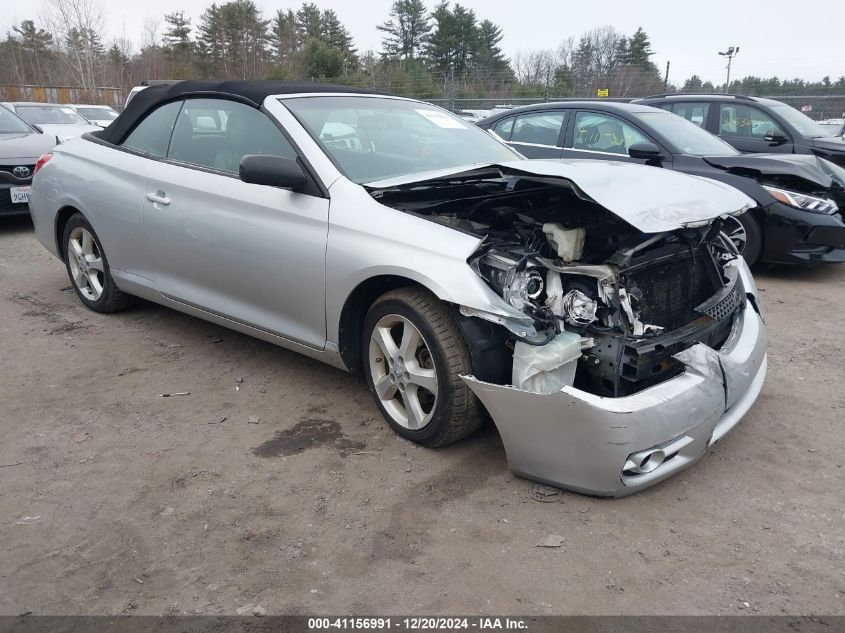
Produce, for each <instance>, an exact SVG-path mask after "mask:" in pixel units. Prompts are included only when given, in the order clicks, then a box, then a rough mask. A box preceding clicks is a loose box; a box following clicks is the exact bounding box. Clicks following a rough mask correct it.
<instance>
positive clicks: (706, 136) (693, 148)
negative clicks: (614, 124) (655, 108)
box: [634, 112, 739, 156]
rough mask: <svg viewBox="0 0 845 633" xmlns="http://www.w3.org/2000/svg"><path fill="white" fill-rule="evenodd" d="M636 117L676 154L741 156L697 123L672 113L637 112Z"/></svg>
mask: <svg viewBox="0 0 845 633" xmlns="http://www.w3.org/2000/svg"><path fill="white" fill-rule="evenodd" d="M634 116H635V117H637V118H638V119H639V120H640V121H642V122H643V123H645V124H646V125H648V126H650V127H651V128H652V129H653V130H654V131H655V132H657V133H658V134H660V135H661V136H663V138H664V139H665V140H666V142H667V143H668V144H669V145H670V149H671V150H672V152H673V153H676V154H688V155H690V156H735V155H737V154H739V152H738V151H736V150H735V149H734V148H733V147H731V146H730V145H728V144H727V143H725V142H724V141H723V140H722V139H720V138H718V137H716V136H713V135H712V134H710V132H707V131H705V130H702V129H701V128H700V127H698V126H697V125H696V124H695V123H692V122H690V121H687V120H686V119H685V118H683V117H680V116H678V115H677V114H672V113H670V112H636V113H634Z"/></svg>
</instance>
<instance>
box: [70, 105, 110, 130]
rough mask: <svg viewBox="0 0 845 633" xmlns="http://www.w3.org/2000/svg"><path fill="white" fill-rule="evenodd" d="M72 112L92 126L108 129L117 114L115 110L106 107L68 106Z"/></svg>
mask: <svg viewBox="0 0 845 633" xmlns="http://www.w3.org/2000/svg"><path fill="white" fill-rule="evenodd" d="M68 107H70V108H73V111H74V112H76V113H77V114H78V115H80V116H81V117H82V118H84V119H85V120H86V121H88V123H91V124H92V125H99V126H100V127H108V126H109V125H111V122H112V121H114V120H115V119H116V118H117V117H118V115H119V113H118V111H117V110H115V109H114V108H112V107H111V106H107V105H84V104H83V105H78V104H74V105H70V106H68Z"/></svg>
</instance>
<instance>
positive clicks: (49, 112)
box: [15, 105, 88, 125]
mask: <svg viewBox="0 0 845 633" xmlns="http://www.w3.org/2000/svg"><path fill="white" fill-rule="evenodd" d="M15 112H16V113H17V115H18V116H20V118H22V119H23V120H24V121H26V122H27V123H30V124H32V125H88V121H86V120H85V119H83V118H82V117H81V116H79V115H78V114H77V113H76V112H74V111H73V108H67V107H63V106H57V105H19V106H15Z"/></svg>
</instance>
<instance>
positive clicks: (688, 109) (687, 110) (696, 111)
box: [672, 103, 710, 128]
mask: <svg viewBox="0 0 845 633" xmlns="http://www.w3.org/2000/svg"><path fill="white" fill-rule="evenodd" d="M672 112H674V113H675V114H677V115H678V116H681V117H684V118H685V119H686V120H687V121H690V122H691V123H695V124H696V125H697V126H698V127H701V128H703V127H706V126H707V113H708V112H710V104H709V103H675V104H673V106H672Z"/></svg>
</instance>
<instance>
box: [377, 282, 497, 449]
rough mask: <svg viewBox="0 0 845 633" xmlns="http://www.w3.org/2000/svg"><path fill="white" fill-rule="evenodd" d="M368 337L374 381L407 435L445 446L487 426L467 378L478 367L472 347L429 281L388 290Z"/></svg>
mask: <svg viewBox="0 0 845 633" xmlns="http://www.w3.org/2000/svg"><path fill="white" fill-rule="evenodd" d="M362 338H363V340H362V349H361V354H362V357H363V359H364V372H365V374H366V378H367V383H368V384H369V386H370V389H371V390H372V392H373V395H374V396H375V401H376V404H377V405H378V407H379V409H380V410H381V412H382V415H384V417H385V419H386V420H387V422H388V424H390V426H391V428H393V430H394V431H396V432H397V433H398V434H399V435H401V436H402V437H404V438H406V439H409V440H411V441H414V442H417V443H418V444H423V445H424V446H430V447H437V446H445V445H447V444H451V443H452V442H455V441H457V440H459V439H461V438H462V437H465V436H467V435H469V434H470V433H472V432H473V431H475V430H476V429H477V428H478V427H479V426H481V420H482V417H481V404H480V403H479V402H478V400H477V398H476V397H475V394H474V393H472V390H471V389H470V388H469V387H468V386H467V385H466V383H464V381H463V380H462V379H461V375H467V374H471V373H472V364H471V361H470V356H469V349H468V348H467V345H466V342H465V341H464V339H463V336H462V335H461V332H460V329H459V328H458V325H457V323H455V321H454V319H453V317H452V314H451V312H450V311H449V309H448V307H447V306H446V305H445V304H443V302H441V301H440V300H439V299H438V298H437V297H435V296H434V295H432V294H431V293H430V292H428V291H427V290H423V289H421V288H402V289H399V290H394V291H391V292H388V293H387V294H384V295H382V296H381V297H380V298H379V299H378V300H376V302H375V303H374V304H373V305H372V307H370V310H369V312H368V313H367V317H366V319H365V321H364V331H363V337H362Z"/></svg>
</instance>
